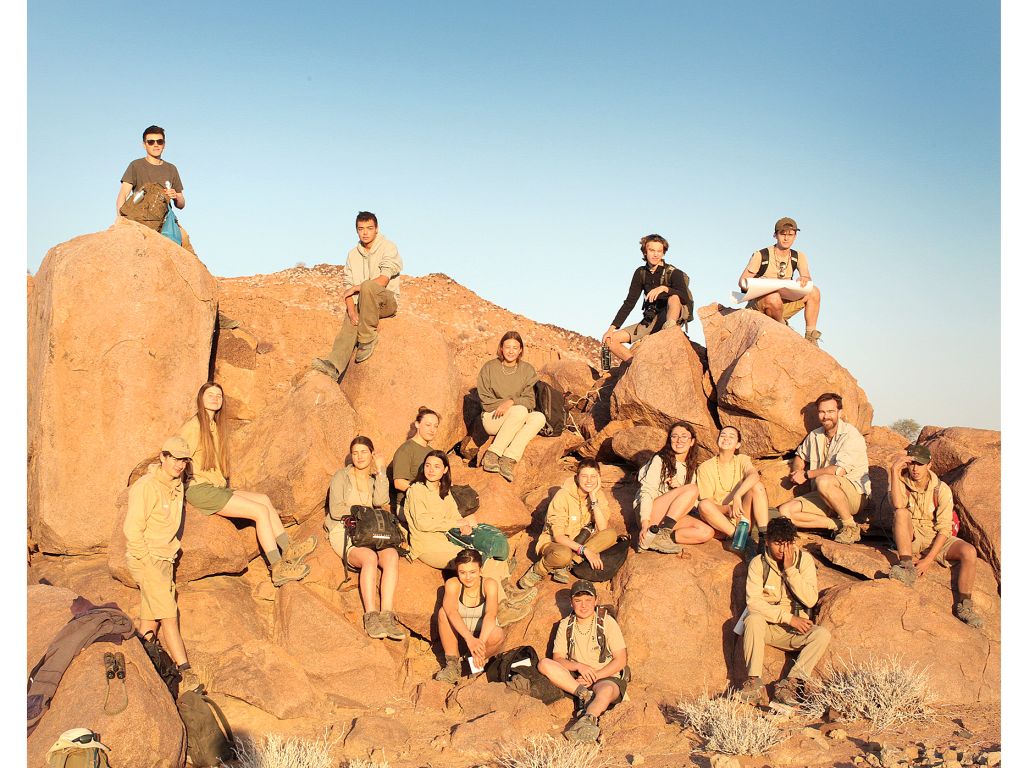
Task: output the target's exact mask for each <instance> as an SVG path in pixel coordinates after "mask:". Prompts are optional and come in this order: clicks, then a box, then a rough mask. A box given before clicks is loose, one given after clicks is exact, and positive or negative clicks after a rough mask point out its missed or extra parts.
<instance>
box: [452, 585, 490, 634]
mask: <svg viewBox="0 0 1024 768" xmlns="http://www.w3.org/2000/svg"><path fill="white" fill-rule="evenodd" d="M465 595H466V587H465V586H464V585H462V584H460V585H459V616H461V617H462V620H463V621H464V622H466V627H467V628H468V629H469V631H470V632H472V633H473V634H476V631H477V630H478V629H479V628H480V624H481V623H482V622H483V620H484V612H485V611H486V610H487V595H486V594H484V580H483V578H481V579H480V592H479V593H478V594H477V599H478V600H479V601H480V602H479V603H478V604H477V605H473V606H470V605H466V603H465V601H464V598H465Z"/></svg>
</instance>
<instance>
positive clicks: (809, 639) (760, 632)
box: [743, 613, 832, 680]
mask: <svg viewBox="0 0 1024 768" xmlns="http://www.w3.org/2000/svg"><path fill="white" fill-rule="evenodd" d="M831 640H832V633H831V632H829V631H828V630H827V629H825V627H819V626H815V627H813V628H812V629H811V631H810V632H808V633H807V634H806V635H801V634H800V633H799V632H797V631H796V630H794V629H792V628H790V627H789V625H783V624H769V623H768V620H767V619H765V617H764V616H761V615H760V614H757V613H751V614H749V615H748V616H747V618H746V621H745V622H744V626H743V660H744V661H745V662H746V663H747V675H748V676H749V677H760V676H761V670H762V669H763V668H764V646H765V643H767V644H768V645H770V646H771V647H772V648H779V649H781V650H783V651H796V650H800V655H799V656H797V657H796V664H794V665H793V669H792V671H791V672H790V673H789V675H788V677H798V678H800V679H802V680H810V679H811V674H812V673H813V672H814V668H815V667H816V666H817V664H818V660H819V659H820V658H821V657H822V655H823V654H824V653H825V649H826V648H828V644H829V642H830V641H831Z"/></svg>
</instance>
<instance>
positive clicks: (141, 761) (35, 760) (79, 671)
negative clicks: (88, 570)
mask: <svg viewBox="0 0 1024 768" xmlns="http://www.w3.org/2000/svg"><path fill="white" fill-rule="evenodd" d="M75 597H76V595H75V593H74V592H71V591H69V590H66V589H61V588H59V587H49V586H44V585H34V586H30V587H29V588H28V605H27V607H28V616H29V622H28V646H27V648H26V651H27V655H26V660H25V661H26V677H27V673H28V672H29V671H30V670H31V668H32V667H34V666H35V664H36V662H37V661H38V660H39V659H40V658H41V657H42V655H43V653H45V652H46V649H47V648H48V647H49V645H50V642H51V641H52V639H53V636H54V635H55V634H56V633H57V632H58V631H59V630H60V628H61V627H63V626H64V625H65V624H66V623H67V622H68V620H70V619H71V603H72V601H74V599H75ZM108 651H110V652H118V651H120V652H121V653H123V654H124V658H125V667H126V673H127V674H126V675H125V680H124V693H122V692H121V691H119V690H118V688H119V687H120V686H119V684H118V683H116V682H115V683H114V684H113V686H112V687H111V692H110V696H111V697H112V698H111V701H112V702H114V701H119V699H118V698H116V697H118V696H124V695H127V698H128V705H127V707H126V708H125V709H124V710H123V711H121V712H120V713H118V714H113V715H111V714H107V713H106V712H105V711H104V698H105V695H106V692H107V679H106V676H105V675H104V671H103V654H104V653H105V652H108ZM80 727H87V728H90V729H92V730H93V731H96V732H97V733H99V734H102V736H103V743H104V744H106V745H107V746H108V747H110V749H111V760H112V761H116V762H115V763H114V764H115V765H131V766H139V768H166V766H168V765H170V766H174V768H180V767H181V766H183V765H184V764H185V727H184V726H183V725H182V722H181V718H179V717H178V711H177V708H176V707H175V705H174V699H172V698H171V694H170V692H169V691H168V690H167V687H166V686H165V685H164V683H163V681H162V680H161V679H160V677H159V676H158V675H157V673H156V670H155V669H153V664H152V662H150V660H149V657H148V656H147V655H146V652H145V651H144V650H143V648H142V644H141V643H140V642H139V641H138V640H136V639H134V638H133V639H131V640H126V641H124V642H122V643H121V644H120V645H115V644H113V643H93V644H92V645H90V646H88V647H87V648H85V649H84V650H82V652H81V653H79V654H78V656H76V657H75V659H74V660H73V661H72V662H71V665H70V666H69V667H68V669H67V671H66V672H65V673H64V676H63V677H62V678H61V681H60V686H59V687H58V688H57V692H56V694H55V695H54V697H53V700H52V702H51V703H50V708H49V710H47V712H46V714H45V715H43V718H42V720H40V722H39V725H38V727H37V728H36V730H35V731H34V732H33V733H32V735H31V736H29V738H28V765H32V766H35V765H44V764H45V763H46V751H47V750H48V749H49V748H50V745H51V744H53V742H55V741H56V740H57V737H58V736H60V734H61V733H63V732H64V731H66V730H68V729H69V728H80ZM163 761H167V762H163Z"/></svg>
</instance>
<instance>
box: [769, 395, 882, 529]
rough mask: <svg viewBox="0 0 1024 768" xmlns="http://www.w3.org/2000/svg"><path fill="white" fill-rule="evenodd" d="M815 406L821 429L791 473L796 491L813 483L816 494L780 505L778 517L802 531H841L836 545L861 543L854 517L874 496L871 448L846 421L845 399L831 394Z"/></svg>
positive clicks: (803, 445) (801, 451) (807, 440)
mask: <svg viewBox="0 0 1024 768" xmlns="http://www.w3.org/2000/svg"><path fill="white" fill-rule="evenodd" d="M815 403H816V405H817V407H818V422H819V423H820V424H821V426H820V427H818V428H817V429H815V430H813V431H812V432H810V433H809V434H808V435H807V437H805V438H804V440H803V442H802V443H800V446H799V447H798V448H797V449H796V456H794V457H793V463H792V465H791V468H792V472H790V473H789V479H790V480H791V481H792V482H793V484H794V485H803V484H804V483H806V482H807V481H808V480H810V481H812V482H813V485H814V490H813V491H811V492H810V493H808V494H806V495H805V496H797V497H796V498H795V499H790V500H789V501H787V502H784V503H783V504H781V505H779V514H780V515H782V516H783V517H788V518H790V519H791V520H792V521H793V523H794V524H796V527H797V528H824V529H826V530H830V531H836V534H835V540H836V541H838V542H839V543H840V544H853V543H855V542H857V541H860V528H858V527H857V523H856V522H855V521H854V519H853V516H854V515H856V514H857V513H858V512H860V511H861V510H862V509H863V508H864V505H865V503H866V501H867V499H868V497H869V496H870V494H871V483H870V480H869V479H868V448H867V444H866V443H865V442H864V436H863V435H861V433H860V432H858V431H857V428H856V427H854V426H853V425H852V424H850V423H848V422H846V421H843V418H842V415H843V398H842V397H841V396H839V395H837V394H836V393H835V392H826V393H825V394H823V395H820V396H819V397H818V399H817V400H815ZM833 518H838V519H839V523H838V524H837V523H836V521H835V520H834V519H833Z"/></svg>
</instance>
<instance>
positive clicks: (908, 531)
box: [892, 507, 952, 557]
mask: <svg viewBox="0 0 1024 768" xmlns="http://www.w3.org/2000/svg"><path fill="white" fill-rule="evenodd" d="M892 514H893V521H892V537H893V538H894V539H896V552H897V553H898V554H899V556H900V557H910V553H911V547H912V545H913V543H914V527H913V525H912V523H911V522H910V510H909V509H907V508H906V507H904V508H903V509H897V510H894V511H893V513H892ZM951 549H952V548H951Z"/></svg>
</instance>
